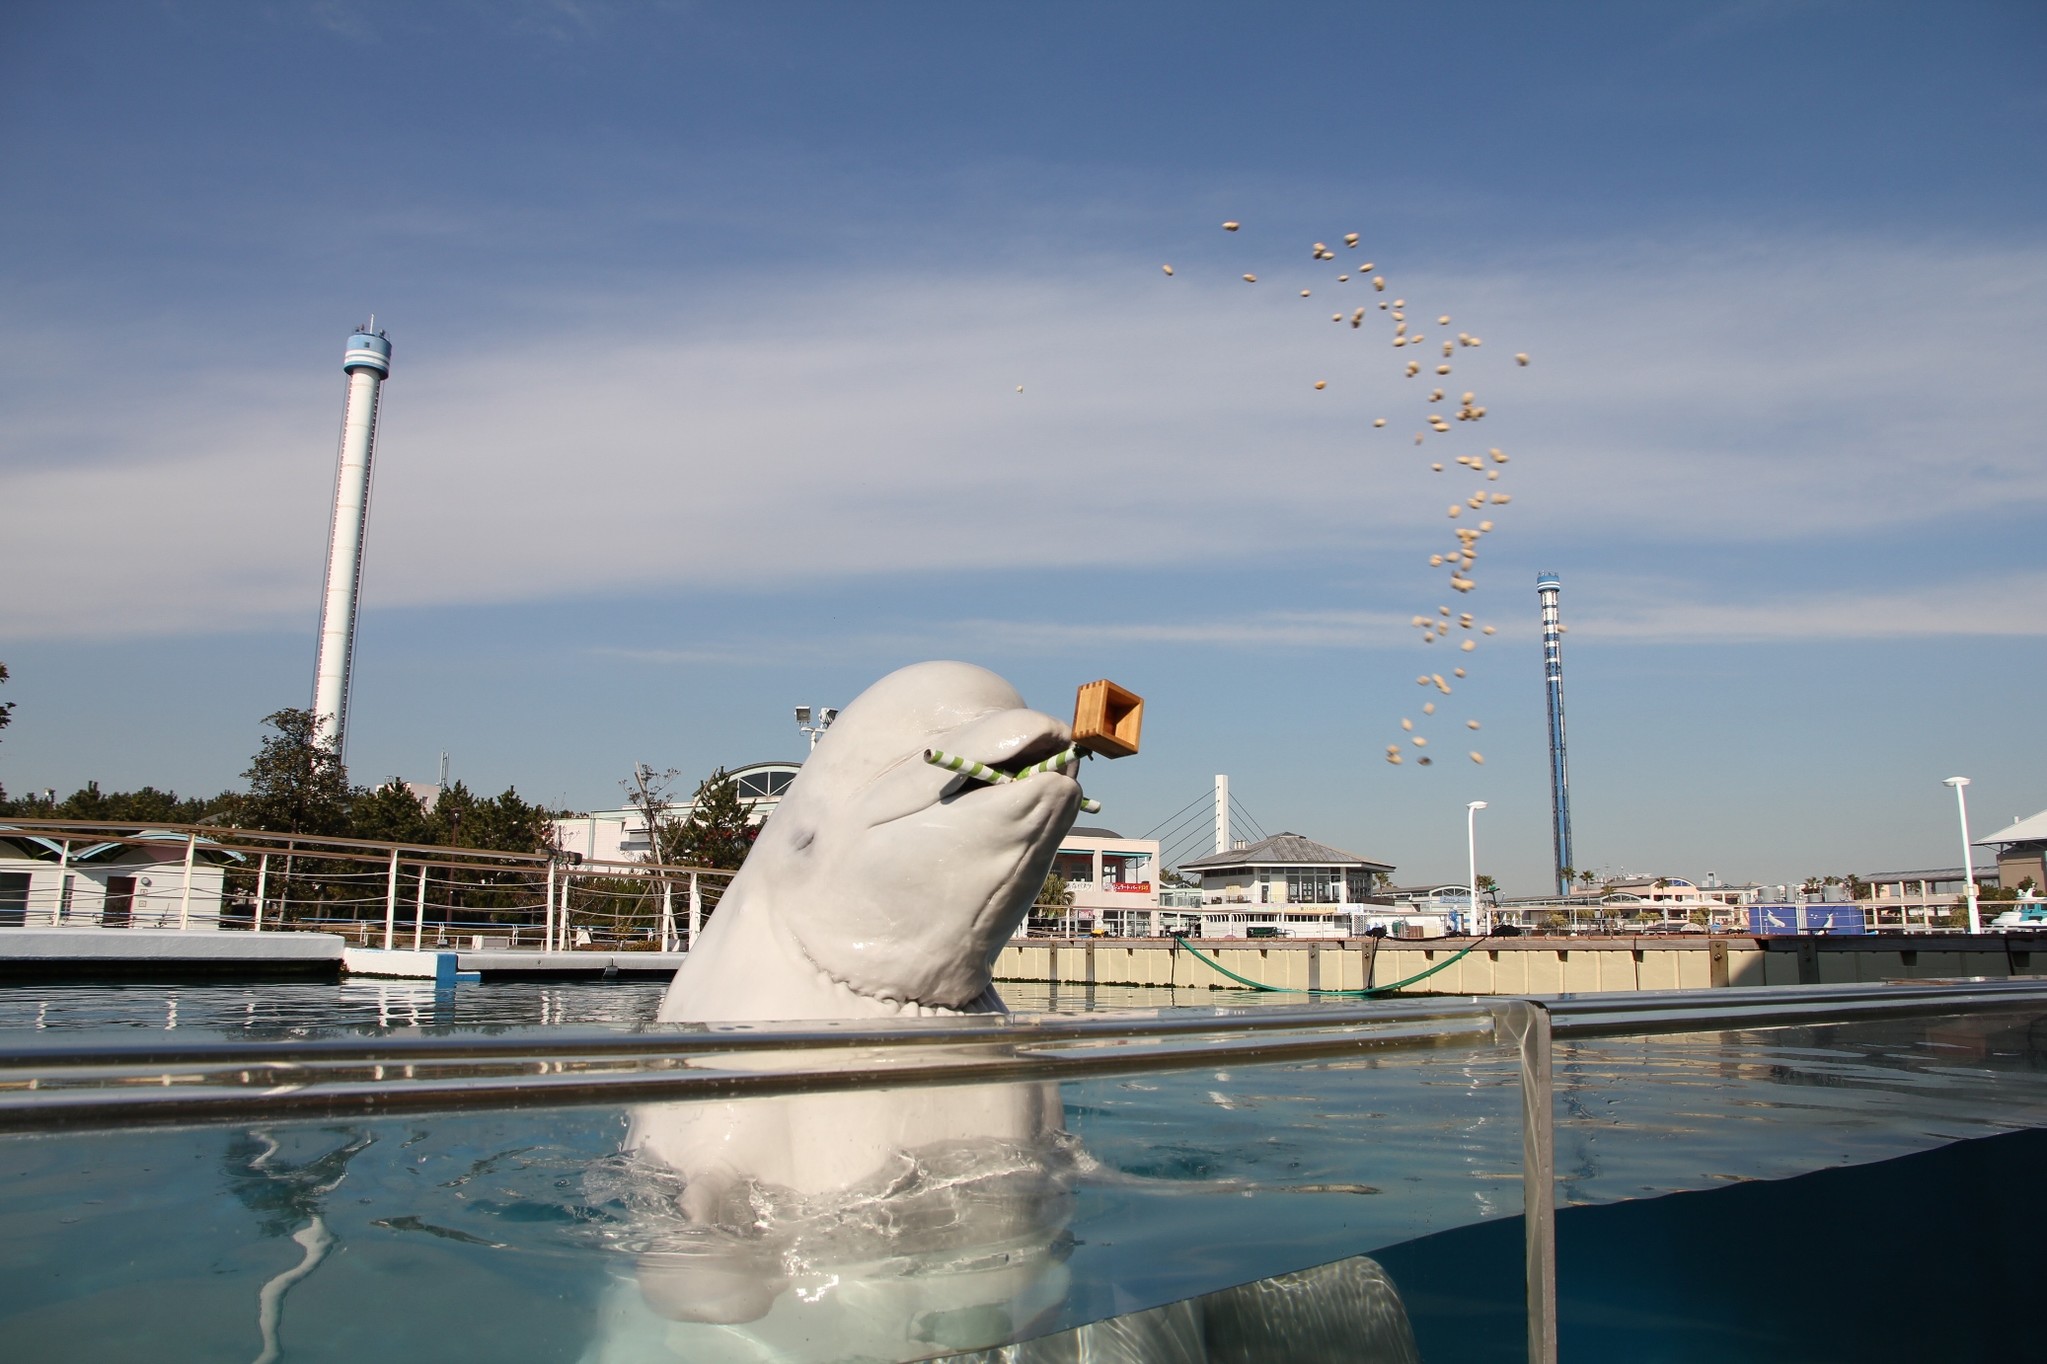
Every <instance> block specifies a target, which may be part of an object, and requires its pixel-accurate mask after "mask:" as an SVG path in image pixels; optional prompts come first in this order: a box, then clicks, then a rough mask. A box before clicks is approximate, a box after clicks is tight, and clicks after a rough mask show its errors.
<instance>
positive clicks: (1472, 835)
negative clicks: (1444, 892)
mask: <svg viewBox="0 0 2047 1364" xmlns="http://www.w3.org/2000/svg"><path fill="white" fill-rule="evenodd" d="M1483 809H1485V802H1484V801H1482V800H1475V801H1472V802H1471V803H1470V804H1468V805H1466V806H1465V807H1464V850H1465V852H1466V853H1467V854H1469V858H1468V861H1467V864H1466V867H1465V874H1466V877H1467V878H1468V879H1467V880H1466V881H1465V886H1466V888H1467V889H1469V890H1470V891H1471V931H1472V932H1473V933H1479V932H1482V931H1483V924H1482V922H1481V919H1480V915H1479V908H1478V812H1479V811H1480V810H1483Z"/></svg>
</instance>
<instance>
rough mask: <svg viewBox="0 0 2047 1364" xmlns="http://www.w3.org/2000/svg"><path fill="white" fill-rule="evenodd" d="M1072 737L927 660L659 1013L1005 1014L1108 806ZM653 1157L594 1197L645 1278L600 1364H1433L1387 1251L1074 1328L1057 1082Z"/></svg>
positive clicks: (906, 678) (784, 828)
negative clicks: (1091, 816)
mask: <svg viewBox="0 0 2047 1364" xmlns="http://www.w3.org/2000/svg"><path fill="white" fill-rule="evenodd" d="M1072 744H1073V735H1072V731H1071V729H1070V728H1069V726H1068V725H1067V724H1065V723H1064V722H1063V721H1060V720H1058V719H1056V718H1054V717H1053V716H1050V715H1047V714H1045V713H1043V712H1040V711H1034V710H1031V709H1029V708H1028V707H1026V706H1025V704H1024V702H1023V699H1022V698H1021V697H1020V696H1019V695H1018V694H1017V692H1016V690H1015V688H1013V687H1012V686H1011V685H1010V684H1009V683H1008V682H1006V681H1004V680H1003V679H1002V678H1001V677H999V676H997V675H996V674H994V673H992V672H989V671H988V670H986V669H984V668H979V667H975V666H973V665H971V664H966V663H955V662H935V663H921V664H916V665H914V666H911V667H907V668H904V669H901V670H900V671H897V672H895V673H892V674H890V675H889V676H887V677H884V678H883V679H881V680H880V681H879V682H876V683H875V684H874V685H873V686H871V687H869V688H868V689H867V690H866V691H865V692H863V693H862V694H861V695H860V696H859V697H858V698H857V699H855V700H854V701H853V702H852V703H851V704H850V705H848V706H846V707H845V708H844V710H842V711H841V712H840V714H839V717H838V719H837V720H836V721H835V722H834V723H833V725H832V727H831V728H830V729H829V730H828V731H826V733H825V734H824V735H823V737H822V738H821V739H820V740H819V742H818V744H817V746H816V747H815V748H814V749H813V750H812V752H811V755H810V757H809V758H808V759H807V760H806V762H805V763H804V765H803V768H802V771H801V772H800V773H799V774H798V775H797V777H796V779H795V781H794V782H793V783H792V784H791V786H790V788H789V790H788V792H787V794H786V795H785V796H784V797H783V800H782V802H781V804H780V806H779V807H778V808H777V810H776V811H775V814H774V816H773V818H771V819H770V820H769V821H768V822H767V824H766V825H765V826H764V828H763V829H762V830H761V833H760V836H759V839H758V840H757V841H756V843H755V845H754V847H753V850H752V851H751V852H750V853H749V854H748V857H747V860H746V863H745V865H744V866H743V867H742V868H741V869H740V871H739V872H738V874H737V875H735V876H734V878H733V880H732V883H731V885H730V887H729V888H728V889H727V891H726V893H725V895H724V897H723V898H722V899H721V900H720V902H719V904H718V906H717V909H716V911H715V912H714V914H713V915H712V917H711V920H710V922H709V923H708V924H707V925H706V926H705V928H704V930H703V932H702V934H701V935H700V938H699V940H698V942H697V943H696V944H694V945H693V947H692V950H691V952H690V954H689V957H688V959H687V960H686V962H685V964H684V965H683V967H682V968H681V969H680V970H679V971H678V972H677V973H676V977H675V980H674V983H673V984H672V985H671V986H670V988H669V990H668V992H667V994H666V996H665V997H664V999H663V1001H662V1004H661V1008H660V1012H659V1019H660V1021H662V1022H668V1023H693V1024H702V1025H708V1026H711V1027H714V1028H723V1027H731V1026H746V1025H764V1026H765V1025H773V1024H791V1023H794V1024H811V1025H816V1024H819V1023H825V1022H829V1021H848V1020H850V1021H859V1022H867V1023H872V1022H875V1021H878V1020H897V1019H901V1020H907V1021H906V1022H905V1023H904V1024H903V1026H905V1027H911V1028H917V1029H920V1030H921V1029H927V1028H942V1027H943V1024H942V1023H940V1022H933V1021H924V1020H938V1019H943V1018H945V1017H948V1016H958V1015H975V1014H1001V1013H1006V1012H1007V1009H1006V1007H1005V1006H1004V1004H1003V1002H1002V999H1001V996H1000V995H999V994H998V993H997V991H996V989H995V987H994V983H993V977H992V968H993V964H994V961H995V959H996V957H997V955H998V954H999V953H1000V952H1001V950H1002V947H1003V945H1004V944H1005V943H1006V942H1008V940H1009V939H1010V937H1011V935H1012V933H1013V932H1014V931H1015V930H1016V928H1017V926H1018V925H1019V924H1020V923H1021V922H1022V920H1023V917H1024V915H1025V914H1026V913H1028V911H1029V909H1030V906H1031V904H1032V902H1033V900H1034V899H1035V898H1036V896H1037V893H1038V891H1039V889H1040V888H1041V887H1042V886H1043V884H1044V881H1045V877H1046V873H1047V872H1048V870H1049V869H1050V867H1051V865H1052V860H1053V858H1054V856H1055V855H1056V854H1057V852H1058V848H1059V843H1060V840H1061V839H1062V838H1064V837H1065V836H1066V834H1067V832H1068V831H1069V830H1070V829H1071V828H1072V826H1073V821H1074V818H1075V816H1076V814H1077V813H1078V812H1079V810H1080V808H1081V802H1082V799H1083V797H1082V793H1081V789H1080V785H1079V783H1078V782H1077V781H1075V780H1074V779H1073V777H1072V776H1071V775H1069V774H1068V771H1067V770H1066V767H1065V766H1063V765H1062V763H1065V762H1070V759H1071V758H1072V756H1073V755H1072V752H1071V749H1072ZM933 752H942V753H943V754H946V755H953V756H955V757H957V758H960V759H965V760H967V762H966V767H967V770H966V771H954V770H948V769H946V768H944V767H941V766H938V765H936V763H935V762H934V761H931V760H928V759H927V755H928V754H931V753H933ZM1062 755H1063V757H1062ZM975 771H979V772H982V773H985V774H988V777H976V776H974V775H972V773H973V772H975ZM1016 773H1024V774H1025V775H1024V776H1023V777H1022V778H1021V779H1016V780H1011V779H1009V778H1010V775H1011V774H1016ZM989 777H992V779H988V778H989ZM817 1060H818V1054H817V1053H815V1052H813V1053H811V1054H810V1055H809V1056H797V1057H792V1056H791V1055H790V1054H789V1053H778V1054H773V1055H769V1054H758V1055H756V1054H751V1053H741V1054H735V1055H733V1056H730V1057H727V1058H724V1059H722V1060H720V1061H719V1062H718V1063H717V1064H720V1065H726V1066H730V1067H732V1068H734V1069H739V1068H742V1067H773V1066H777V1065H781V1066H788V1065H801V1064H814V1063H815V1062H816V1061H817ZM692 1064H697V1062H696V1061H693V1063H692ZM624 1148H625V1149H624V1153H623V1154H622V1155H621V1157H620V1158H619V1159H618V1160H617V1161H616V1162H614V1163H611V1164H609V1165H607V1166H605V1167H602V1168H601V1169H600V1170H598V1171H595V1172H593V1173H592V1175H591V1176H590V1178H589V1180H588V1181H587V1182H588V1183H589V1185H590V1189H589V1194H590V1198H591V1201H592V1203H594V1204H611V1205H623V1206H624V1207H625V1209H626V1210H627V1215H626V1216H625V1217H624V1218H623V1219H622V1221H621V1224H620V1227H619V1228H618V1230H617V1234H616V1235H615V1237H614V1238H613V1239H614V1243H615V1244H616V1245H617V1246H618V1247H619V1248H621V1249H624V1250H627V1251H629V1252H631V1254H632V1257H633V1258H632V1272H631V1273H630V1274H629V1275H621V1276H620V1278H619V1281H618V1282H617V1283H615V1284H614V1285H613V1287H612V1288H611V1290H610V1291H609V1292H608V1293H607V1295H606V1296H605V1298H604V1300H603V1302H602V1305H601V1306H600V1310H599V1314H598V1322H597V1331H596V1333H595V1338H594V1339H593V1340H592V1342H591V1344H590V1347H589V1349H588V1350H587V1351H586V1352H585V1354H584V1356H583V1358H584V1361H585V1364H644V1362H647V1361H667V1360H690V1361H695V1362H697V1364H719V1362H721V1361H728V1360H730V1361H740V1360H745V1361H783V1362H786V1364H801V1362H805V1361H835V1360H849V1361H850V1360H860V1361H876V1360H891V1361H910V1360H924V1359H957V1360H961V1361H966V1360H974V1361H982V1360H985V1361H991V1364H992V1361H998V1360H1000V1361H1008V1362H1009V1364H1030V1362H1031V1361H1040V1360H1042V1361H1048V1362H1049V1361H1054V1360H1082V1359H1087V1360H1102V1361H1110V1360H1115V1361H1129V1364H1139V1362H1140V1361H1159V1364H1167V1362H1169V1361H1170V1362H1173V1364H1178V1362H1180V1361H1185V1362H1186V1364H1197V1362H1198V1361H1222V1360H1235V1359H1242V1360H1246V1361H1249V1360H1259V1359H1279V1358H1292V1359H1300V1360H1313V1359H1319V1358H1325V1357H1326V1358H1329V1359H1337V1358H1342V1359H1347V1360H1348V1359H1367V1360H1387V1361H1408V1360H1412V1359H1414V1358H1415V1357H1416V1356H1415V1354H1414V1347H1413V1339H1412V1334H1411V1332H1410V1331H1409V1330H1408V1327H1407V1321H1406V1315H1405V1312H1404V1309H1402V1308H1401V1306H1400V1303H1399V1299H1398V1297H1397V1295H1396V1294H1395V1293H1394V1290H1393V1287H1392V1285H1391V1283H1390V1282H1389V1281H1387V1280H1386V1278H1385V1276H1384V1274H1383V1272H1382V1271H1380V1270H1379V1268H1378V1266H1377V1265H1375V1264H1373V1263H1372V1262H1371V1261H1369V1260H1366V1259H1363V1258H1362V1257H1359V1258H1358V1259H1355V1260H1347V1261H1340V1262H1338V1263H1337V1264H1335V1265H1328V1266H1323V1267H1321V1268H1320V1269H1317V1270H1310V1271H1306V1272H1305V1273H1304V1274H1301V1275H1290V1276H1282V1277H1281V1278H1280V1279H1275V1280H1266V1281H1263V1282H1262V1283H1259V1284H1251V1285H1246V1286H1244V1287H1241V1288H1235V1289H1229V1290H1226V1291H1225V1293H1224V1294H1221V1295H1215V1294H1211V1295H1208V1297H1206V1298H1201V1299H1194V1300H1190V1301H1186V1302H1180V1303H1172V1304H1167V1305H1164V1306H1161V1307H1158V1308H1154V1309H1150V1310H1146V1311H1141V1312H1136V1313H1132V1314H1130V1315H1127V1316H1123V1317H1117V1318H1113V1319H1110V1320H1106V1321H1097V1322H1092V1323H1088V1324H1085V1325H1081V1326H1078V1327H1073V1328H1070V1329H1066V1330H1059V1329H1057V1328H1058V1327H1059V1325H1060V1322H1059V1315H1060V1310H1061V1307H1062V1305H1063V1304H1064V1303H1065V1301H1066V1299H1067V1297H1068V1293H1069V1289H1070V1287H1071V1277H1070V1270H1069V1267H1068V1259H1069V1257H1070V1255H1071V1253H1072V1250H1073V1246H1074V1242H1073V1238H1072V1236H1071V1234H1070V1233H1069V1232H1068V1231H1067V1224H1068V1222H1069V1221H1070V1219H1071V1217H1072V1212H1073V1205H1074V1200H1075V1196H1076V1195H1075V1190H1076V1186H1077V1185H1078V1183H1079V1182H1080V1181H1081V1179H1082V1178H1083V1177H1091V1176H1090V1171H1091V1170H1092V1162H1091V1161H1090V1160H1089V1159H1088V1157H1087V1156H1086V1153H1085V1152H1084V1151H1082V1150H1081V1149H1080V1146H1079V1143H1078V1142H1076V1141H1075V1140H1074V1138H1073V1137H1071V1136H1070V1135H1069V1134H1068V1133H1067V1132H1066V1131H1065V1130H1064V1110H1063V1107H1062V1104H1061V1101H1060V1096H1059V1090H1058V1086H1057V1085H1056V1084H1054V1083H1049V1082H1003V1083H983V1084H968V1085H955V1086H945V1087H926V1088H907V1089H899V1090H895V1091H886V1090H872V1089H870V1090H858V1091H848V1092H843V1093H841V1092H828V1093H813V1094H799V1095H794V1096H789V1097H776V1098H766V1099H743V1100H733V1101H711V1102H702V1101H698V1102H678V1103H667V1104H652V1105H646V1106H642V1107H640V1108H638V1109H636V1110H634V1111H633V1113H632V1115H631V1120H630V1125H629V1129H628V1133H627V1137H626V1141H625V1143H624ZM1317 1276H1319V1277H1317ZM1274 1285H1280V1286H1281V1287H1280V1288H1278V1289H1275V1288H1274ZM1261 1293H1262V1294H1263V1295H1264V1296H1259V1295H1260V1294H1261ZM1231 1295H1235V1296H1231ZM1246 1295H1249V1296H1246ZM1274 1330H1281V1331H1284V1332H1285V1335H1286V1339H1285V1343H1284V1344H1281V1343H1280V1341H1279V1340H1278V1339H1276V1338H1275V1337H1274V1335H1273V1331H1274ZM1318 1341H1319V1342H1322V1343H1321V1344H1318V1343H1317V1342H1318Z"/></svg>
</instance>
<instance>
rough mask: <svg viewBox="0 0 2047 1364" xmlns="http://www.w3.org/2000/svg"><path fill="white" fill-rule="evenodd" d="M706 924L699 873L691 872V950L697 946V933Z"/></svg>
mask: <svg viewBox="0 0 2047 1364" xmlns="http://www.w3.org/2000/svg"><path fill="white" fill-rule="evenodd" d="M703 926H704V897H703V896H702V895H701V894H700V893H698V890H697V874H696V873H695V872H691V873H690V874H689V950H690V951H692V952H694V951H696V947H697V933H698V932H699V931H701V930H702V928H703Z"/></svg>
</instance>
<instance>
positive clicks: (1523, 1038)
mask: <svg viewBox="0 0 2047 1364" xmlns="http://www.w3.org/2000/svg"><path fill="white" fill-rule="evenodd" d="M1507 1021H1508V1023H1509V1027H1510V1029H1511V1031H1512V1032H1513V1033H1514V1035H1515V1040H1516V1041H1517V1042H1518V1043H1519V1046H1520V1053H1521V1220H1522V1224H1523V1230H1524V1233H1525V1236H1524V1242H1523V1252H1522V1253H1523V1255H1524V1256H1525V1262H1526V1266H1527V1268H1526V1271H1525V1273H1526V1275H1527V1285H1528V1364H1556V1359H1557V1169H1556V1129H1555V1123H1556V1112H1555V1100H1554V1096H1553V1094H1552V1091H1551V1074H1550V1017H1549V1010H1547V1009H1545V1008H1543V1007H1542V1006H1541V1005H1540V1004H1536V1003H1534V1002H1533V1001H1530V1000H1517V1001H1515V1004H1514V1006H1513V1012H1512V1013H1511V1014H1509V1015H1508V1020H1507Z"/></svg>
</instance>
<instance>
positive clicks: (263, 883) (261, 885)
mask: <svg viewBox="0 0 2047 1364" xmlns="http://www.w3.org/2000/svg"><path fill="white" fill-rule="evenodd" d="M269 883H270V854H269V853H264V854H263V860H262V861H260V862H258V863H257V864H256V926H255V931H256V932H258V933H261V932H262V931H263V892H264V890H266V889H267V888H268V886H269Z"/></svg>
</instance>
